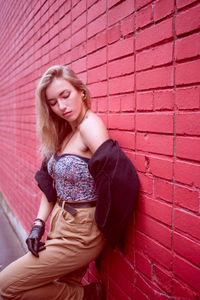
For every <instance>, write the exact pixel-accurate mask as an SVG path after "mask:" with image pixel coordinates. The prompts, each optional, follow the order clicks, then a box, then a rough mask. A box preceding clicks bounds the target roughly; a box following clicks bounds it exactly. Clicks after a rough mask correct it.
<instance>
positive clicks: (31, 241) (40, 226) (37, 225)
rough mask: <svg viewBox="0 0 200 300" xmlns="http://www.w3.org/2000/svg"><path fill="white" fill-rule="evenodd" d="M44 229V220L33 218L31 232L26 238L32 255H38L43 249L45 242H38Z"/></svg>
mask: <svg viewBox="0 0 200 300" xmlns="http://www.w3.org/2000/svg"><path fill="white" fill-rule="evenodd" d="M44 231H45V222H44V221H43V220H41V219H35V221H34V222H33V227H32V229H31V232H30V234H29V236H28V238H27V239H26V244H27V246H28V249H29V250H30V251H31V253H32V254H33V255H35V256H36V257H39V254H38V252H39V251H42V250H44V249H45V243H43V242H40V239H41V237H42V236H43V234H44Z"/></svg>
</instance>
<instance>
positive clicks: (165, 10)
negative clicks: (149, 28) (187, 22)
mask: <svg viewBox="0 0 200 300" xmlns="http://www.w3.org/2000/svg"><path fill="white" fill-rule="evenodd" d="M173 12H174V1H173V0H168V1H166V0H159V1H157V2H156V3H155V5H154V20H155V21H158V20H160V19H163V18H165V17H167V16H169V15H171V14H172V13H173Z"/></svg>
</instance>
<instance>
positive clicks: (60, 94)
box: [47, 89, 70, 101]
mask: <svg viewBox="0 0 200 300" xmlns="http://www.w3.org/2000/svg"><path fill="white" fill-rule="evenodd" d="M66 91H67V92H69V91H70V90H68V89H65V90H63V91H62V92H60V93H59V96H62V94H64V93H65V92H66ZM52 100H55V98H50V99H48V98H47V101H52Z"/></svg>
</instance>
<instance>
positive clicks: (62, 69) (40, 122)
mask: <svg viewBox="0 0 200 300" xmlns="http://www.w3.org/2000/svg"><path fill="white" fill-rule="evenodd" d="M54 78H64V79H66V80H67V81H68V82H70V83H71V84H72V85H73V87H74V88H75V89H76V90H77V91H83V92H84V94H85V97H84V103H85V105H86V107H87V108H90V107H91V98H90V93H89V90H88V88H87V86H86V85H85V84H84V83H83V82H82V81H81V80H80V79H79V78H78V77H77V75H76V74H75V73H74V71H73V70H72V69H71V68H69V67H66V66H59V65H58V66H52V67H50V68H49V69H48V70H47V71H46V72H45V73H44V75H43V76H42V77H41V79H40V81H39V84H38V86H37V89H36V129H37V134H38V136H39V138H40V143H41V145H40V151H41V152H42V154H43V156H44V157H45V158H48V157H49V156H50V155H52V154H55V153H57V152H58V151H59V150H60V148H61V145H62V142H63V140H64V138H65V137H66V136H67V134H69V133H70V132H71V130H72V129H71V127H70V125H69V123H68V122H67V121H66V120H64V119H62V118H60V117H58V116H57V115H56V114H55V113H54V112H53V111H52V110H51V108H50V106H49V105H48V103H47V99H46V89H47V87H48V86H49V85H50V84H51V82H52V81H53V79H54Z"/></svg>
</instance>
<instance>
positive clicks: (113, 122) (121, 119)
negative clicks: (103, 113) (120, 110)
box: [108, 114, 135, 130]
mask: <svg viewBox="0 0 200 300" xmlns="http://www.w3.org/2000/svg"><path fill="white" fill-rule="evenodd" d="M134 120H135V117H134V115H133V114H111V115H109V116H108V126H109V129H110V128H111V129H122V130H134V127H135V126H134Z"/></svg>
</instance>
